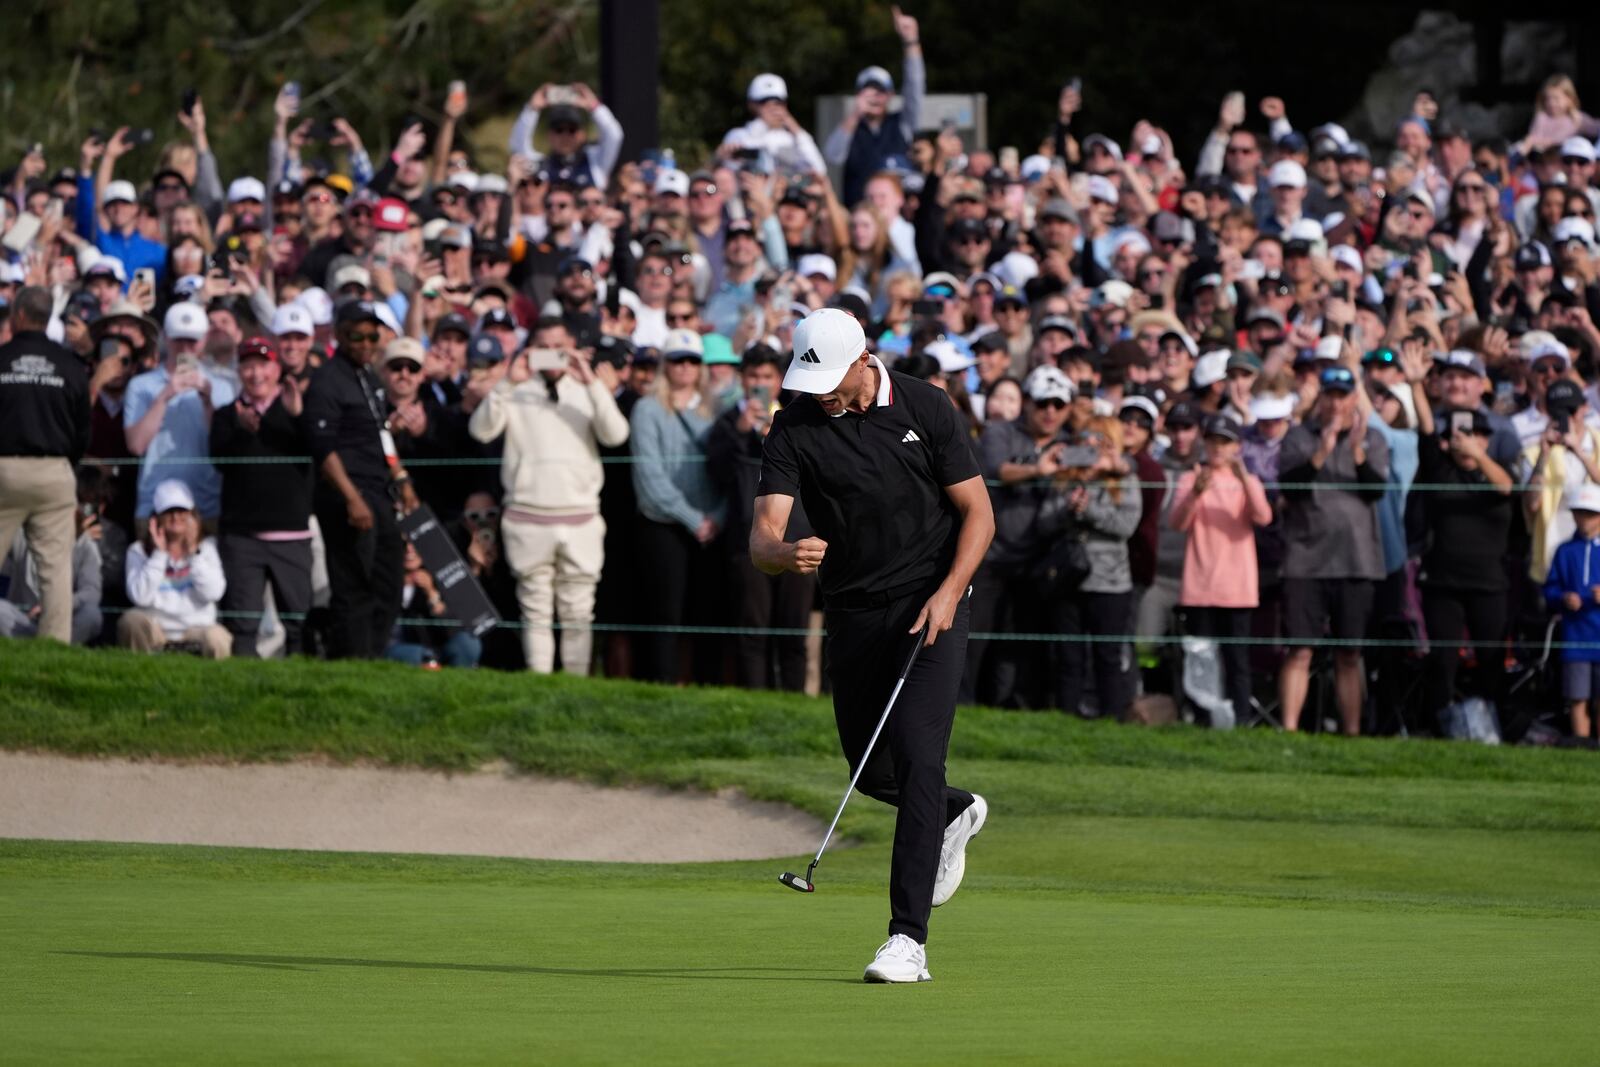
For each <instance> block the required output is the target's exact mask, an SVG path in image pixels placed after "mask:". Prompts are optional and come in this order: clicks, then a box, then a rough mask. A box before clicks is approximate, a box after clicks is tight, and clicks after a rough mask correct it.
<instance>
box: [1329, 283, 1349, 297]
mask: <svg viewBox="0 0 1600 1067" xmlns="http://www.w3.org/2000/svg"><path fill="white" fill-rule="evenodd" d="M1328 296H1329V297H1331V298H1332V299H1334V300H1349V299H1350V283H1349V282H1347V281H1345V280H1344V279H1343V278H1340V279H1339V280H1338V281H1336V282H1334V283H1333V284H1332V285H1330V286H1328Z"/></svg>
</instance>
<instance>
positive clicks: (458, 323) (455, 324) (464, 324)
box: [433, 311, 472, 337]
mask: <svg viewBox="0 0 1600 1067" xmlns="http://www.w3.org/2000/svg"><path fill="white" fill-rule="evenodd" d="M447 330H450V331H454V332H455V333H459V334H460V335H461V336H462V337H471V336H472V323H470V322H468V321H467V317H466V316H465V315H459V314H457V313H456V312H454V311H452V312H450V313H449V314H448V315H441V316H440V317H439V321H438V322H436V323H434V324H433V336H435V337H438V336H439V335H440V334H441V333H444V332H445V331H447Z"/></svg>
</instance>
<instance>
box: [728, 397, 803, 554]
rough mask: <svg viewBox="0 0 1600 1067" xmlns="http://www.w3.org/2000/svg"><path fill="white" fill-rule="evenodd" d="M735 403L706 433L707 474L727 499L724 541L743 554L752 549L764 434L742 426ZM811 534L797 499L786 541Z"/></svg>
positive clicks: (790, 516) (790, 518) (785, 537)
mask: <svg viewBox="0 0 1600 1067" xmlns="http://www.w3.org/2000/svg"><path fill="white" fill-rule="evenodd" d="M741 406H742V404H736V405H734V406H733V407H731V408H729V409H728V410H727V411H724V412H723V413H722V414H721V415H719V416H718V417H717V421H716V422H714V423H712V424H711V430H710V432H709V433H707V435H706V473H708V474H709V475H711V481H712V483H713V484H714V485H715V486H716V487H717V489H718V491H719V492H721V493H722V494H723V497H724V498H725V499H726V500H727V501H728V518H727V527H726V528H725V529H724V530H723V534H722V544H723V547H724V548H726V549H727V551H728V553H729V554H730V555H734V556H742V555H745V554H747V553H748V552H749V551H750V524H751V522H752V521H753V520H754V518H755V509H756V486H757V485H759V484H761V442H762V440H763V435H762V434H760V433H758V432H757V431H755V430H741V429H739V409H740V407H741ZM810 536H811V526H810V524H809V523H807V522H806V509H805V506H804V505H803V504H801V503H800V499H799V497H796V498H795V502H794V508H793V509H792V510H791V511H790V512H789V528H788V530H787V531H786V532H785V533H784V540H785V541H798V540H800V539H801V538H802V537H810Z"/></svg>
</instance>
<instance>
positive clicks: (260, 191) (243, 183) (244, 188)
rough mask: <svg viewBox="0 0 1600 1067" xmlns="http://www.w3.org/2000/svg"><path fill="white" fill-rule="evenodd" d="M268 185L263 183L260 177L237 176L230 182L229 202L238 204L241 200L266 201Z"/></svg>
mask: <svg viewBox="0 0 1600 1067" xmlns="http://www.w3.org/2000/svg"><path fill="white" fill-rule="evenodd" d="M266 199H267V187H266V186H265V185H262V184H261V179H260V178H235V179H233V181H231V182H229V183H228V203H230V204H237V203H238V202H239V201H241V200H254V201H255V202H256V203H258V204H260V203H265V202H266Z"/></svg>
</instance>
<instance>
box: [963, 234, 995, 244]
mask: <svg viewBox="0 0 1600 1067" xmlns="http://www.w3.org/2000/svg"><path fill="white" fill-rule="evenodd" d="M988 243H989V239H988V238H987V237H976V236H971V235H968V236H966V237H961V238H958V239H957V240H956V244H958V245H986V244H988Z"/></svg>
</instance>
